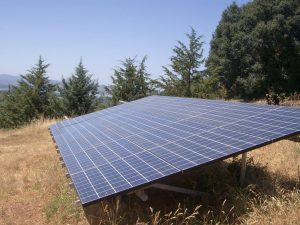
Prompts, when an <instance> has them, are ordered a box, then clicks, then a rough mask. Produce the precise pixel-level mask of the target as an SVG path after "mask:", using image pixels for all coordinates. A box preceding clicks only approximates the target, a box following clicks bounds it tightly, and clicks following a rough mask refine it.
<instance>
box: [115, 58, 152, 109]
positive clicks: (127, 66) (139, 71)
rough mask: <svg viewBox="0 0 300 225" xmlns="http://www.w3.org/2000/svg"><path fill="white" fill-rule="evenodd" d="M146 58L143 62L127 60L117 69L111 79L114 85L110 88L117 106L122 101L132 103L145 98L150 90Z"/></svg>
mask: <svg viewBox="0 0 300 225" xmlns="http://www.w3.org/2000/svg"><path fill="white" fill-rule="evenodd" d="M145 62H146V57H144V58H143V59H142V61H141V62H137V61H136V59H132V58H126V59H125V60H124V61H122V62H121V66H120V67H118V68H117V69H115V71H114V76H112V77H111V79H112V82H113V85H112V86H111V88H110V93H111V94H112V101H113V103H114V104H117V103H118V102H119V101H120V100H122V101H132V100H135V99H138V98H142V97H145V96H146V95H147V94H148V93H149V91H150V89H149V82H150V80H149V76H150V75H149V74H148V73H147V71H146V65H145Z"/></svg>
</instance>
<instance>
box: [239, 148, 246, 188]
mask: <svg viewBox="0 0 300 225" xmlns="http://www.w3.org/2000/svg"><path fill="white" fill-rule="evenodd" d="M246 162H247V152H245V153H243V154H242V162H241V177H240V185H241V186H243V184H244V180H245V175H246Z"/></svg>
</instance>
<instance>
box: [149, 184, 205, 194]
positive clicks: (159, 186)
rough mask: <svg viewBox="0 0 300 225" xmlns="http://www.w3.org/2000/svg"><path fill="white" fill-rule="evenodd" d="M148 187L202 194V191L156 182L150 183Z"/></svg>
mask: <svg viewBox="0 0 300 225" xmlns="http://www.w3.org/2000/svg"><path fill="white" fill-rule="evenodd" d="M150 187H152V188H158V189H162V190H167V191H174V192H179V193H183V194H188V195H193V196H202V195H204V193H203V192H200V191H195V190H191V189H187V188H182V187H176V186H171V185H167V184H159V183H156V184H152V185H151V186H150Z"/></svg>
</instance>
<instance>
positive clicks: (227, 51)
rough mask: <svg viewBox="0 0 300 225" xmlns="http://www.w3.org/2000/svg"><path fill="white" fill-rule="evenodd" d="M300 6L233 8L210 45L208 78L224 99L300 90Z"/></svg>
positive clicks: (280, 0)
mask: <svg viewBox="0 0 300 225" xmlns="http://www.w3.org/2000/svg"><path fill="white" fill-rule="evenodd" d="M299 41H300V1H299V0H254V1H253V2H250V3H248V4H246V5H245V6H242V7H239V6H237V4H236V3H233V4H231V5H230V6H229V7H228V8H227V9H226V10H225V11H224V12H223V15H222V19H221V21H220V23H219V25H218V27H217V28H216V31H215V33H214V35H213V39H212V41H211V51H210V54H209V58H208V61H207V64H206V65H207V68H208V72H209V74H210V75H211V76H214V77H218V78H219V81H220V85H223V86H224V87H225V89H226V90H227V97H228V98H233V97H238V98H246V99H253V98H261V97H264V96H265V95H266V94H267V93H268V90H273V91H274V92H275V93H282V92H284V93H287V94H290V93H293V92H294V91H299V90H300V63H299V62H300V42H299Z"/></svg>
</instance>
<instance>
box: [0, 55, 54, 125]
mask: <svg viewBox="0 0 300 225" xmlns="http://www.w3.org/2000/svg"><path fill="white" fill-rule="evenodd" d="M48 67H49V64H45V61H44V60H43V59H42V57H40V58H39V60H38V63H37V64H36V65H35V66H34V67H33V68H32V69H30V70H29V71H28V73H27V74H25V75H21V79H20V81H19V82H18V85H17V86H13V87H11V90H10V92H9V93H8V94H7V95H6V97H5V99H4V102H3V104H1V107H0V118H1V121H0V126H1V127H17V126H21V125H23V124H24V123H27V122H30V121H32V120H34V119H38V118H40V117H52V116H53V115H52V113H53V110H54V108H53V107H52V105H51V103H52V102H53V101H56V96H55V93H54V92H55V85H53V84H51V82H50V80H49V78H48V77H47V75H46V69H47V68H48Z"/></svg>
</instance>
